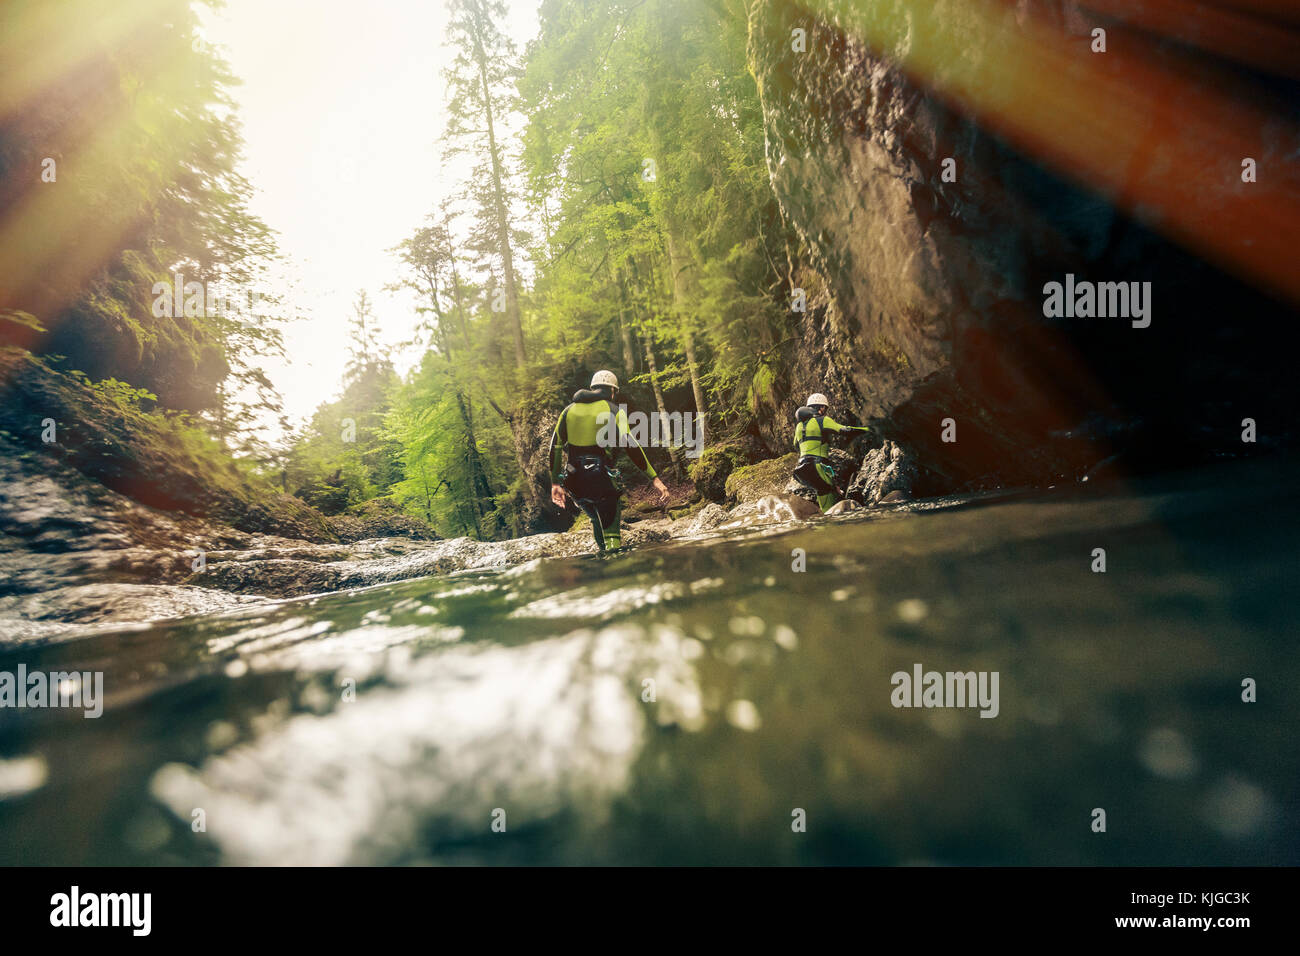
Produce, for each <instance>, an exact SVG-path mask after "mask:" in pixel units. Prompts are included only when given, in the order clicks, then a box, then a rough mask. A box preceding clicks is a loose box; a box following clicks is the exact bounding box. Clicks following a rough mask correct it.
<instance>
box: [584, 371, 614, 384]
mask: <svg viewBox="0 0 1300 956" xmlns="http://www.w3.org/2000/svg"><path fill="white" fill-rule="evenodd" d="M597 385H608V386H610V388H618V376H617V375H615V374H614V373H613V372H610V371H608V370H606V369H601V370H600V371H599V372H597V373H596V374H595V375H593V376H592V377H591V384H590V385H588V386H587V387H588V388H595V387H596V386H597Z"/></svg>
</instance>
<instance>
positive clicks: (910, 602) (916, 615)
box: [894, 598, 930, 624]
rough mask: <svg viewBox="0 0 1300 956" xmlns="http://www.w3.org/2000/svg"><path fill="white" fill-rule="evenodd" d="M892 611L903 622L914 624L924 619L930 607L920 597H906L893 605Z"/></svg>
mask: <svg viewBox="0 0 1300 956" xmlns="http://www.w3.org/2000/svg"><path fill="white" fill-rule="evenodd" d="M894 613H895V614H897V615H898V619H899V620H900V621H902V622H903V623H904V624H916V623H918V622H920V621H923V620H925V618H926V616H927V615H928V614H929V613H930V608H929V607H928V606H927V605H926V603H925V602H924V601H922V600H921V599H920V598H908V599H907V600H905V601H899V602H898V604H897V605H895V607H894Z"/></svg>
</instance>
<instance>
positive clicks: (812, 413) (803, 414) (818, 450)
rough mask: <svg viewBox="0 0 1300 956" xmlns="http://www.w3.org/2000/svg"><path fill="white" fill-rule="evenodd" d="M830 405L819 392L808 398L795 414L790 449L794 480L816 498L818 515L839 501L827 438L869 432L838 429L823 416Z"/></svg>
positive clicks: (853, 427)
mask: <svg viewBox="0 0 1300 956" xmlns="http://www.w3.org/2000/svg"><path fill="white" fill-rule="evenodd" d="M829 410H830V402H829V401H827V399H826V396H825V395H823V394H822V393H821V392H814V393H813V394H811V395H809V396H808V404H807V405H805V406H804V407H803V408H801V409H799V410H798V411H797V412H795V418H796V419H798V422H799V424H797V425H796V426H795V428H794V447H795V450H796V451H798V452H799V462H798V464H796V465H795V469H794V477H795V478H796V480H798V482H799V483H800V484H802V485H804V486H805V487H807V488H811V489H812V490H813V493H814V494H816V495H817V507H818V508H820V509H821V511H822V514H825V513H826V511H827V510H828V509H829V508H830V507H831V506H832V505H833V504H835V502H837V501H839V500H840V493H839V489H837V488H836V487H835V469H834V468H832V467H831V462H830V436H831V434H833V433H836V432H839V433H844V432H867V431H870V430H871V429H869V428H866V427H863V426H859V425H841V424H840V423H839V422H837V421H836V420H835V419H833V418H831V417H830V416H829V415H827V414H826V412H827V411H829Z"/></svg>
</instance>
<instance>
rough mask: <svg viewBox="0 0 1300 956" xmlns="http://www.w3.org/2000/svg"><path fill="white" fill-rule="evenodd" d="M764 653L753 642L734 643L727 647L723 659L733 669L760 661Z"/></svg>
mask: <svg viewBox="0 0 1300 956" xmlns="http://www.w3.org/2000/svg"><path fill="white" fill-rule="evenodd" d="M761 654H762V651H761V649H760V647H759V645H758V644H755V643H754V642H753V641H733V642H732V643H731V644H729V645H727V650H726V652H725V653H724V654H723V659H724V660H725V661H726V662H727V663H728V664H730V665H731V666H732V667H740V666H741V665H742V664H748V663H749V662H750V661H755V660H760V659H761Z"/></svg>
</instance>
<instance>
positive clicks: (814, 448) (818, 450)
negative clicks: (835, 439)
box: [795, 415, 830, 458]
mask: <svg viewBox="0 0 1300 956" xmlns="http://www.w3.org/2000/svg"><path fill="white" fill-rule="evenodd" d="M825 417H826V416H825V415H814V416H813V417H812V418H810V419H808V420H807V421H803V422H800V423H799V425H798V427H796V428H795V441H797V442H798V443H799V455H800V457H802V456H804V455H815V456H817V457H818V458H829V457H830V448H829V446H828V445H827V441H826V430H825V428H824V426H823V425H822V419H823V418H825ZM813 425H816V426H817V430H816V431H813V429H812V426H813Z"/></svg>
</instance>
